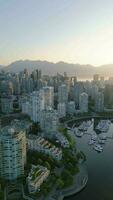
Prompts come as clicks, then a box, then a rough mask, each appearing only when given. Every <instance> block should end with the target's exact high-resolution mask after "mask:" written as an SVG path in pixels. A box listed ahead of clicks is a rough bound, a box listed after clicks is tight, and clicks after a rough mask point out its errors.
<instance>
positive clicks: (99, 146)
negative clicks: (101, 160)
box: [94, 144, 103, 152]
mask: <svg viewBox="0 0 113 200" xmlns="http://www.w3.org/2000/svg"><path fill="white" fill-rule="evenodd" d="M94 149H95V151H98V152H102V151H103V147H102V146H101V145H98V144H96V145H95V146H94Z"/></svg>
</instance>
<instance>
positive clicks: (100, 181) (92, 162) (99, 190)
mask: <svg viewBox="0 0 113 200" xmlns="http://www.w3.org/2000/svg"><path fill="white" fill-rule="evenodd" d="M112 134H113V124H112V125H111V127H110V130H109V132H108V135H112ZM90 138H91V136H90V135H84V136H83V137H82V138H77V139H76V140H77V147H78V148H79V149H80V150H82V151H83V152H84V153H85V154H86V156H87V168H88V175H89V180H88V185H87V187H86V188H85V189H84V190H83V191H82V192H80V193H79V194H77V195H74V196H71V197H68V198H65V200H113V139H108V140H107V141H106V144H105V145H104V151H103V152H102V153H97V152H96V151H94V150H93V149H92V147H91V146H89V145H88V141H89V139H90Z"/></svg>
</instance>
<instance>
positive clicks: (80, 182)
mask: <svg viewBox="0 0 113 200" xmlns="http://www.w3.org/2000/svg"><path fill="white" fill-rule="evenodd" d="M79 169H80V172H79V173H78V174H77V175H75V181H74V183H73V185H72V186H70V187H68V188H66V189H64V190H63V191H60V194H59V197H58V199H57V200H66V198H68V197H70V196H73V195H76V194H77V193H79V192H81V191H82V190H83V189H84V188H85V187H86V185H87V182H88V172H87V169H86V166H85V164H83V163H82V164H80V165H79Z"/></svg>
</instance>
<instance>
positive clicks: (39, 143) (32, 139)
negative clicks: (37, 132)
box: [27, 135, 62, 161]
mask: <svg viewBox="0 0 113 200" xmlns="http://www.w3.org/2000/svg"><path fill="white" fill-rule="evenodd" d="M27 144H28V149H29V150H31V151H38V152H41V153H44V154H46V155H49V156H51V157H52V158H53V159H55V160H58V161H59V160H61V159H62V150H61V149H60V148H58V147H56V146H55V145H53V144H52V143H50V142H49V141H48V140H46V139H44V138H43V137H37V136H33V135H29V136H28V138H27Z"/></svg>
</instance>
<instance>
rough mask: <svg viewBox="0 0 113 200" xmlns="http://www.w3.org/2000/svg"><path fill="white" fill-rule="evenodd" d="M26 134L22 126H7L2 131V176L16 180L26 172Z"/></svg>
mask: <svg viewBox="0 0 113 200" xmlns="http://www.w3.org/2000/svg"><path fill="white" fill-rule="evenodd" d="M25 163H26V134H25V130H24V129H23V128H21V126H17V125H15V126H6V127H4V128H2V129H1V131H0V177H1V178H3V179H5V180H9V181H12V180H15V179H17V178H18V177H21V176H22V175H23V174H24V164H25Z"/></svg>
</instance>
